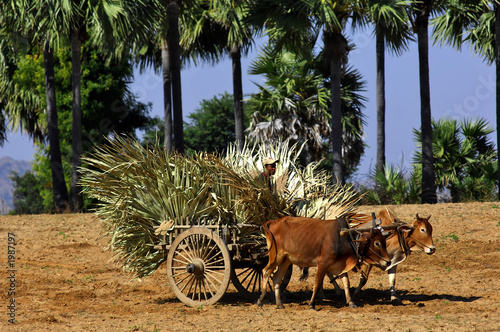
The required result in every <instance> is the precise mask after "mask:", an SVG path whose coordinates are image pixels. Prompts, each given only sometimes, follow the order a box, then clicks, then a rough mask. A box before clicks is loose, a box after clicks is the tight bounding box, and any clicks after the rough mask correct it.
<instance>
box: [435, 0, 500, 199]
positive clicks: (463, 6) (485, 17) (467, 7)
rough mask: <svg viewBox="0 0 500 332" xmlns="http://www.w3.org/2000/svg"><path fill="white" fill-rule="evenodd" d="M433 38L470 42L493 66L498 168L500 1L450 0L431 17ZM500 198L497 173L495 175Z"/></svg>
mask: <svg viewBox="0 0 500 332" xmlns="http://www.w3.org/2000/svg"><path fill="white" fill-rule="evenodd" d="M433 24H434V26H435V29H434V35H433V36H434V39H435V41H436V42H439V43H441V44H447V45H451V46H453V47H455V48H457V49H461V47H462V45H463V43H469V44H471V46H472V49H473V51H474V52H475V53H477V54H479V55H480V56H482V57H483V58H484V59H485V60H486V61H487V62H488V63H490V64H493V63H495V66H496V82H497V84H496V118H497V123H496V125H497V163H498V164H497V165H498V168H499V169H500V148H498V146H500V42H499V40H498V38H496V36H499V35H500V2H499V1H498V0H494V1H485V0H469V1H457V0H450V1H449V3H448V5H447V8H446V11H445V12H444V14H443V15H441V16H439V17H437V18H436V19H434V21H433ZM497 187H498V198H499V199H500V172H498V174H497Z"/></svg>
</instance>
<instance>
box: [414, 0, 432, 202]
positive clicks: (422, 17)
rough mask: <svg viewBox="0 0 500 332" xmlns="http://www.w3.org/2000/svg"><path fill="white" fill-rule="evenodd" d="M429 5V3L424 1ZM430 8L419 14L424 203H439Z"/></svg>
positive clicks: (417, 20) (417, 21)
mask: <svg viewBox="0 0 500 332" xmlns="http://www.w3.org/2000/svg"><path fill="white" fill-rule="evenodd" d="M424 3H427V1H424ZM429 10H430V9H429V6H425V5H424V8H423V9H421V10H420V11H419V12H418V14H417V19H416V24H417V38H418V61H419V74H420V119H421V126H422V197H421V201H422V203H430V204H434V203H437V197H436V185H435V174H434V159H433V158H434V156H433V153H432V116H431V93H430V80H429V33H428V25H429Z"/></svg>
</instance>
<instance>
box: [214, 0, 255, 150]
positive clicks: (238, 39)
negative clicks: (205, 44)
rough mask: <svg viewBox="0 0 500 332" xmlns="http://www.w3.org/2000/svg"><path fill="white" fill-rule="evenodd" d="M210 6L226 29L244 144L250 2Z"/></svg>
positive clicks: (220, 0) (239, 137) (218, 0)
mask: <svg viewBox="0 0 500 332" xmlns="http://www.w3.org/2000/svg"><path fill="white" fill-rule="evenodd" d="M210 9H211V10H210V14H211V18H212V20H213V21H214V22H216V23H217V24H219V25H220V26H221V27H222V29H223V30H225V32H226V33H225V34H224V36H225V37H226V38H225V39H226V40H224V44H223V47H224V49H226V51H227V52H228V53H229V55H230V57H231V60H232V69H233V98H234V120H235V135H236V137H235V139H236V145H237V146H238V147H241V146H242V145H243V142H244V141H245V136H244V131H245V123H244V116H243V82H242V74H241V56H242V55H246V54H247V53H248V51H249V49H250V47H251V45H252V43H253V33H254V30H253V29H252V27H251V25H250V24H248V21H247V17H248V15H249V4H248V2H247V1H241V0H240V1H238V0H236V1H235V0H215V1H211V2H210Z"/></svg>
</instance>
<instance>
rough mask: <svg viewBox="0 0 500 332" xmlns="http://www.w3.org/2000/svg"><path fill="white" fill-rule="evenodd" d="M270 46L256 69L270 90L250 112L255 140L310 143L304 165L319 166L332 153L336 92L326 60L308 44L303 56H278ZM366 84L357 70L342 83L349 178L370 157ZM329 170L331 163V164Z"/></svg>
mask: <svg viewBox="0 0 500 332" xmlns="http://www.w3.org/2000/svg"><path fill="white" fill-rule="evenodd" d="M274 50H275V47H274V45H268V46H267V47H266V48H264V51H263V52H262V54H261V55H260V57H259V58H258V59H257V60H256V61H254V62H253V63H252V65H251V67H250V73H251V74H255V75H264V77H265V84H264V85H258V87H259V90H260V91H259V92H257V93H255V94H252V95H251V97H250V98H249V100H248V107H249V109H250V110H252V111H255V112H254V113H253V119H252V121H251V123H250V127H249V129H248V130H249V134H248V136H249V138H253V139H256V140H257V141H264V142H265V141H267V142H271V141H276V140H278V139H283V138H287V139H289V140H290V141H291V142H293V143H294V142H300V143H301V144H302V143H304V142H306V141H307V143H304V148H303V154H304V160H303V161H304V162H305V164H308V163H310V162H312V161H319V160H321V159H322V158H325V157H326V156H327V154H328V153H329V151H328V147H327V146H325V143H324V142H325V141H327V140H328V139H329V138H330V135H331V128H330V123H331V122H330V112H329V107H330V102H331V89H330V86H329V84H330V82H329V80H328V79H326V78H325V76H326V77H328V73H329V68H328V66H325V65H324V63H325V61H324V54H323V53H320V54H318V55H315V54H314V52H313V46H312V45H309V46H307V45H306V44H303V47H302V49H301V51H300V53H298V54H295V53H293V52H290V51H286V50H282V51H281V52H279V53H276V52H275V51H274ZM363 88H364V82H363V81H362V78H361V76H360V75H359V74H358V73H357V72H356V71H355V70H353V69H352V68H347V69H346V72H345V73H344V75H343V77H342V133H343V134H342V147H343V150H342V155H343V167H344V169H345V174H346V175H349V174H351V173H352V172H354V170H355V168H356V166H357V165H358V164H359V161H360V158H361V155H362V154H363V151H364V143H363V138H362V136H363V124H364V121H363V114H362V112H361V109H362V108H363V107H364V105H363V102H364V101H365V98H364V97H363V96H361V95H360V94H359V92H361V91H363ZM325 164H328V163H325Z"/></svg>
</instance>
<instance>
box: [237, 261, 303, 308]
mask: <svg viewBox="0 0 500 332" xmlns="http://www.w3.org/2000/svg"><path fill="white" fill-rule="evenodd" d="M266 265H267V260H266V262H263V263H261V264H251V265H246V266H243V267H238V266H235V267H234V268H233V272H232V273H231V281H232V283H233V285H234V287H235V288H236V289H237V290H238V292H239V293H240V294H241V295H243V296H244V297H245V298H247V299H248V300H250V301H257V299H258V298H259V296H260V294H261V293H262V279H263V273H262V270H263V269H264V267H266ZM292 269H293V265H292V264H290V266H289V267H288V270H287V271H286V273H285V276H284V277H283V281H282V282H281V285H280V291H281V292H283V291H284V290H285V289H286V287H287V286H288V283H289V282H290V278H291V276H292ZM267 287H268V288H267V290H268V291H270V293H272V294H274V290H273V287H272V281H271V280H270V281H269V282H268V284H267Z"/></svg>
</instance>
